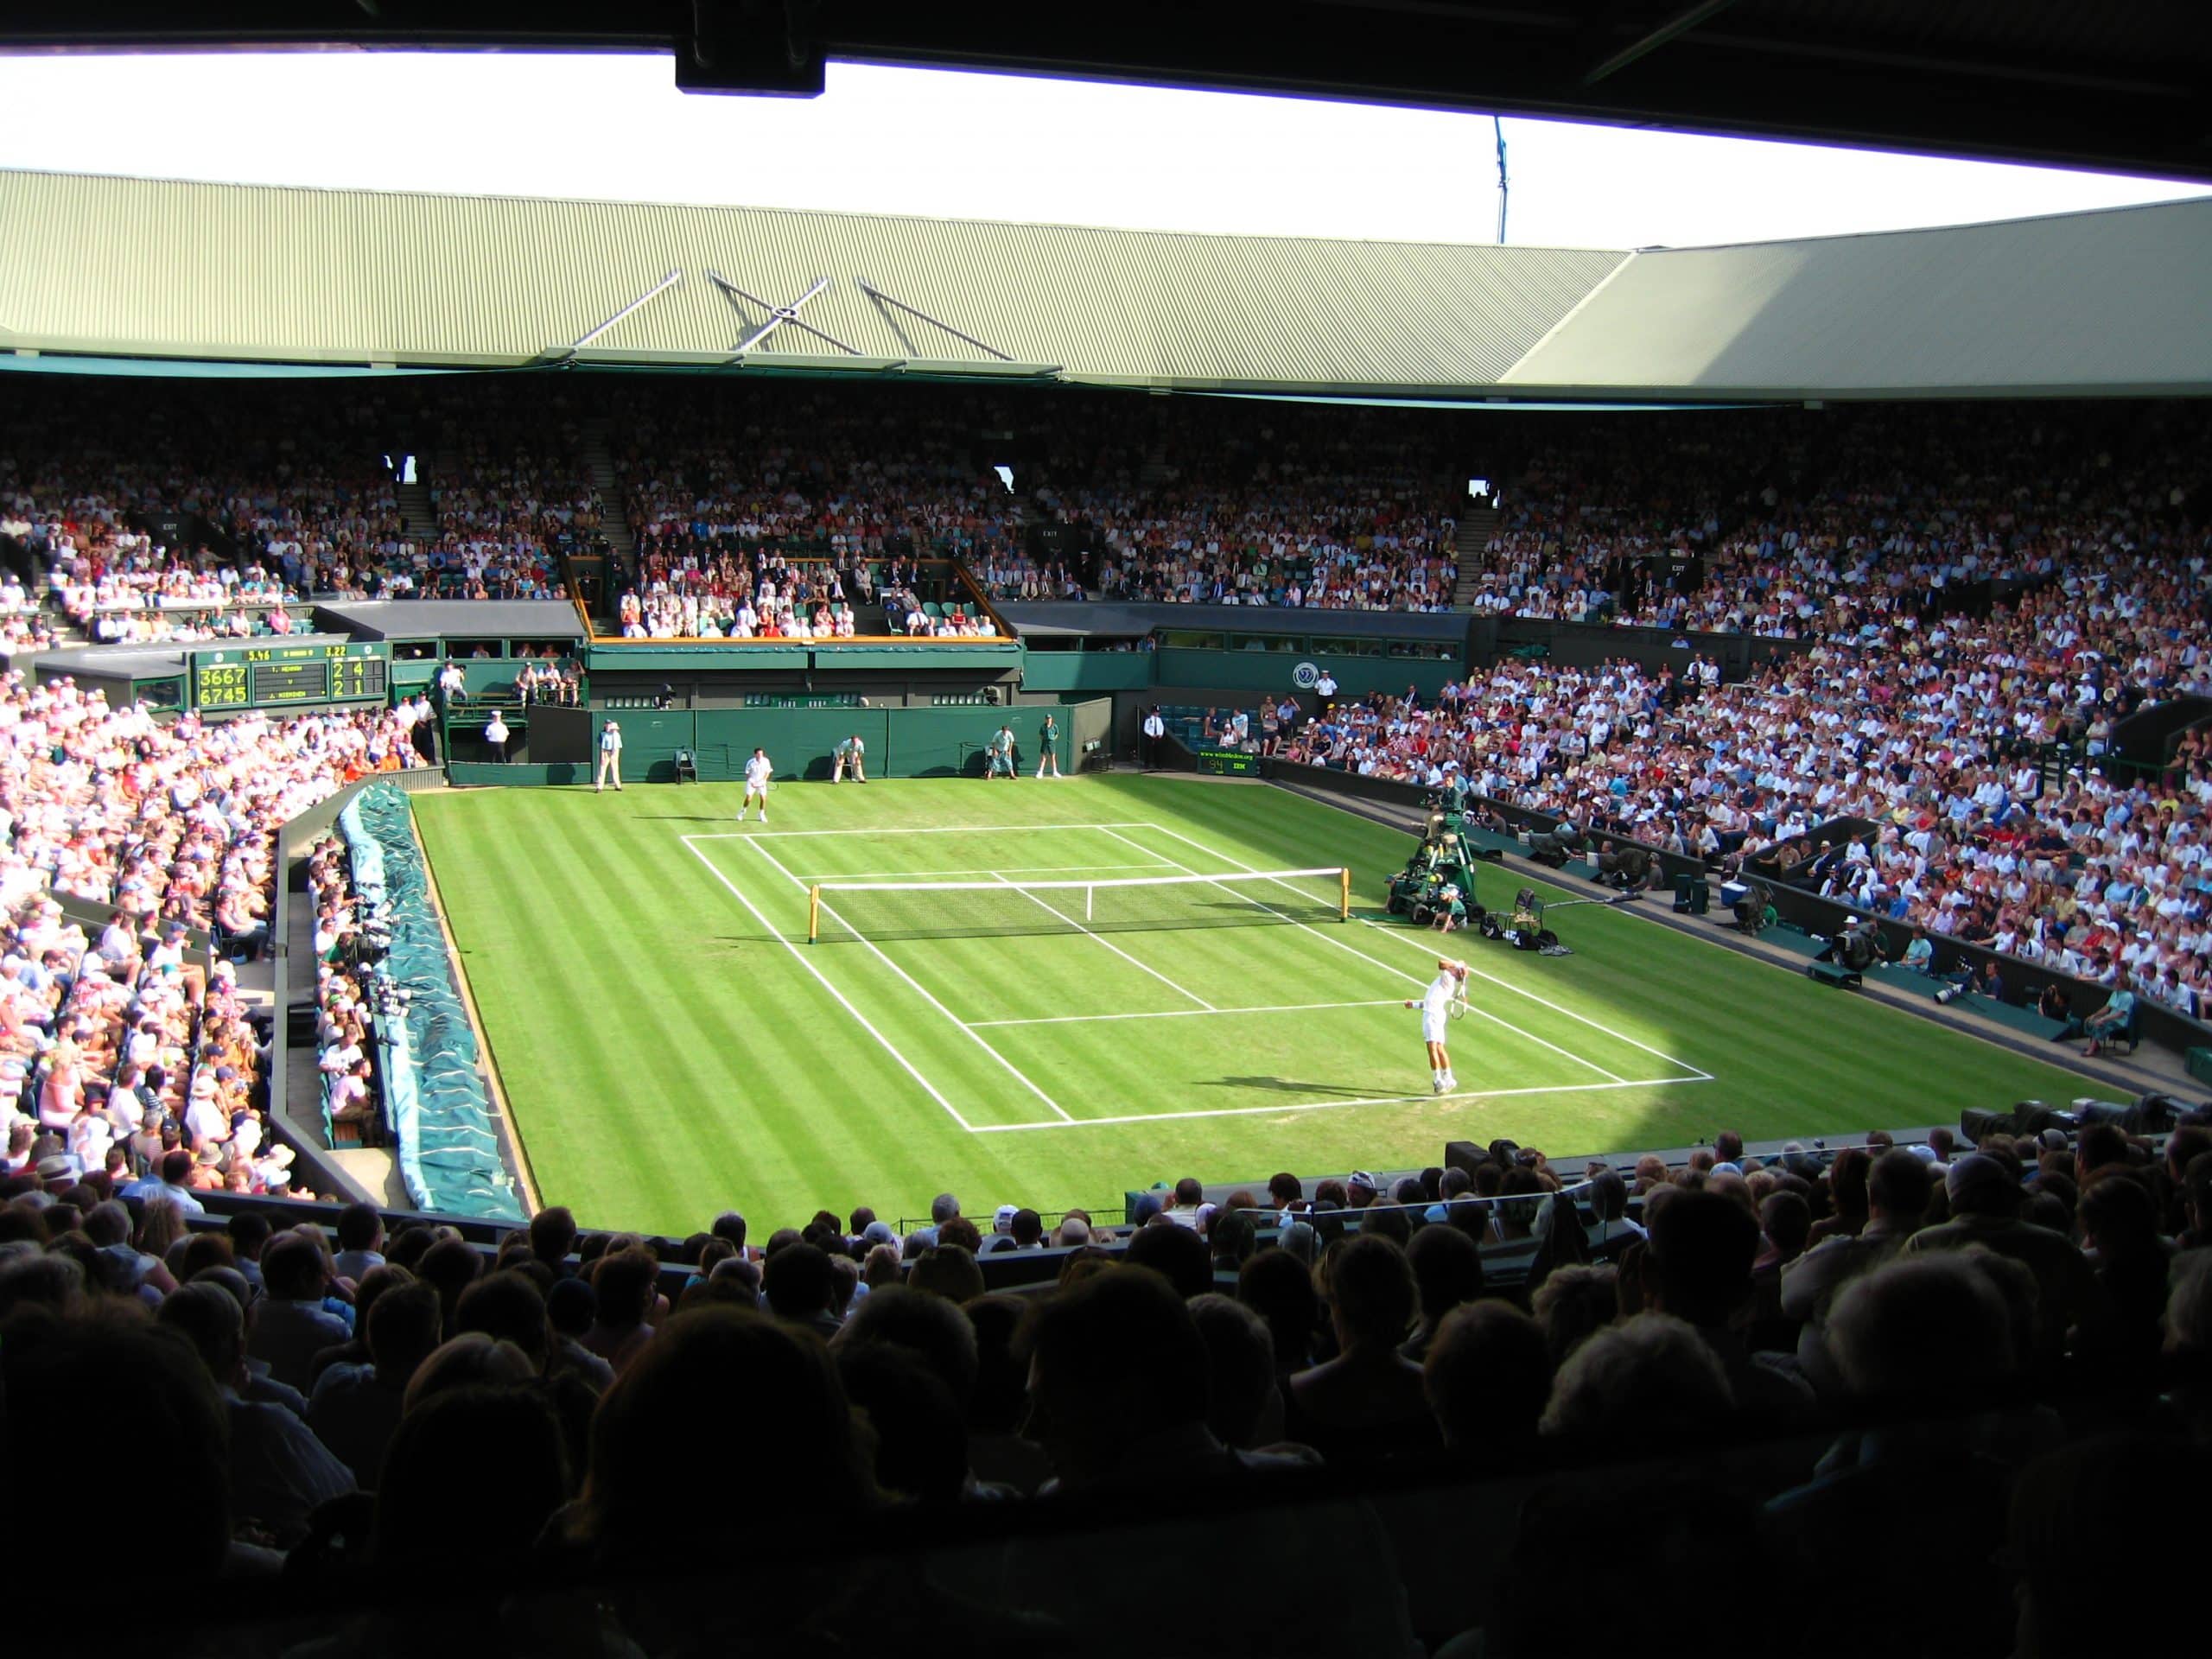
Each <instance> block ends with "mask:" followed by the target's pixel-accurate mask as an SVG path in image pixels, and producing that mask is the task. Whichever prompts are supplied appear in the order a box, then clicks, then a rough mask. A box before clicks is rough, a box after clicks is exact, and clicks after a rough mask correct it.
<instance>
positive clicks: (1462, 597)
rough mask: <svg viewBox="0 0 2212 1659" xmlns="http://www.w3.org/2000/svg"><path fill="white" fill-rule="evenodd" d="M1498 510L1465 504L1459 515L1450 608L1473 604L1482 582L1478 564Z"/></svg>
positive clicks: (1490, 535)
mask: <svg viewBox="0 0 2212 1659" xmlns="http://www.w3.org/2000/svg"><path fill="white" fill-rule="evenodd" d="M1497 520H1498V511H1497V508H1496V507H1488V506H1484V507H1474V506H1471V507H1468V508H1467V509H1466V510H1465V511H1464V512H1461V513H1460V515H1459V535H1458V537H1456V538H1455V542H1454V548H1455V550H1456V552H1457V554H1458V558H1457V561H1456V563H1458V564H1459V581H1458V582H1454V583H1452V609H1453V610H1455V611H1464V610H1465V609H1466V608H1467V607H1469V606H1470V605H1471V604H1473V603H1474V601H1475V590H1476V589H1477V588H1479V587H1480V586H1481V585H1482V576H1481V573H1480V571H1479V570H1478V568H1477V567H1478V565H1479V564H1480V563H1481V557H1482V553H1483V550H1484V549H1485V548H1487V547H1488V546H1489V545H1490V538H1491V537H1493V536H1495V535H1496V534H1497Z"/></svg>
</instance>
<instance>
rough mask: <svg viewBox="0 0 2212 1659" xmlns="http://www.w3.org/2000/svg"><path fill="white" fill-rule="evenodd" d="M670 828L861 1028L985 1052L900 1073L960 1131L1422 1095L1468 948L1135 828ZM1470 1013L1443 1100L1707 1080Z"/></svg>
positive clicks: (1298, 881) (1543, 1015) (1594, 1027)
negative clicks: (1420, 1008)
mask: <svg viewBox="0 0 2212 1659" xmlns="http://www.w3.org/2000/svg"><path fill="white" fill-rule="evenodd" d="M682 839H683V844H684V845H685V846H686V847H687V848H688V849H690V851H691V853H692V855H694V856H695V857H696V858H697V859H698V860H699V861H700V862H701V863H702V864H703V865H704V866H705V867H706V868H708V869H709V870H710V871H712V872H713V874H714V877H715V880H717V881H718V882H719V883H720V884H721V885H722V886H723V887H726V888H727V889H728V893H729V894H730V895H731V896H732V897H733V898H734V900H735V901H736V902H737V903H739V904H741V905H743V906H745V907H746V908H747V910H748V912H753V916H754V919H755V920H757V921H759V922H760V924H761V925H763V926H764V927H770V928H776V931H779V933H782V934H783V935H784V937H785V940H786V942H787V943H788V944H790V946H791V950H792V951H793V953H794V954H795V955H799V956H800V957H802V959H803V960H804V961H805V962H806V963H808V965H809V969H810V972H811V973H812V974H814V975H815V976H816V977H817V979H818V980H819V981H820V982H821V983H822V985H823V988H824V989H825V990H827V991H828V992H829V993H830V994H831V995H835V996H836V998H838V999H839V1001H841V1003H842V1004H843V1005H845V1006H846V1007H847V1008H848V1010H849V1014H850V1017H851V1019H852V1020H853V1021H854V1023H855V1026H856V1027H859V1028H860V1029H861V1031H863V1032H864V1033H868V1035H869V1036H870V1037H871V1038H872V1039H873V1040H874V1041H877V1042H879V1043H880V1044H882V1045H883V1046H885V1047H886V1048H887V1050H888V1051H890V1052H894V1053H896V1052H903V1048H902V1046H901V1043H900V1037H901V1035H902V1034H903V1033H904V1032H905V1031H906V1027H908V1026H909V1025H910V1024H911V1023H912V1022H915V1021H921V1022H924V1023H930V1022H935V1023H938V1024H940V1025H942V1026H943V1027H946V1028H949V1029H951V1030H956V1031H957V1032H960V1033H963V1034H964V1035H965V1037H966V1039H968V1041H969V1043H970V1044H972V1045H973V1046H974V1047H975V1048H976V1051H977V1052H980V1053H981V1054H982V1055H984V1056H986V1057H988V1059H989V1060H990V1061H991V1062H992V1063H993V1065H992V1067H991V1069H990V1070H988V1071H986V1073H985V1077H986V1079H987V1086H986V1087H985V1088H983V1089H982V1090H980V1091H978V1090H975V1089H974V1088H973V1087H972V1085H971V1086H969V1087H968V1088H966V1089H963V1090H961V1091H960V1097H959V1098H958V1099H957V1100H955V1099H953V1098H952V1097H951V1096H950V1094H949V1093H948V1091H947V1090H944V1088H942V1087H941V1086H939V1084H938V1083H937V1082H936V1081H935V1080H933V1079H931V1078H930V1077H927V1076H926V1075H925V1074H923V1073H922V1072H920V1071H918V1070H917V1071H915V1073H914V1077H915V1081H916V1083H917V1084H918V1085H919V1086H921V1087H922V1088H924V1089H925V1090H927V1091H928V1092H929V1093H930V1094H931V1097H932V1098H933V1099H935V1100H936V1102H937V1103H938V1105H939V1106H940V1107H941V1108H942V1109H944V1111H945V1113H946V1114H947V1116H950V1118H951V1119H952V1121H953V1122H957V1123H958V1124H959V1125H960V1127H961V1128H963V1129H967V1130H969V1131H971V1132H972V1133H975V1134H978V1135H994V1134H1012V1133H1027V1132H1044V1131H1080V1130H1082V1129H1084V1128H1085V1127H1087V1126H1095V1125H1101V1124H1117V1123H1143V1122H1152V1121H1155V1120H1162V1119H1177V1120H1198V1119H1205V1118H1225V1117H1237V1116H1276V1115H1281V1114H1288V1113H1300V1112H1326V1111H1348V1110H1352V1109H1361V1108H1380V1107H1389V1106H1392V1105H1397V1104H1402V1103H1409V1102H1414V1101H1425V1100H1430V1099H1433V1098H1435V1096H1433V1093H1432V1091H1431V1090H1429V1089H1427V1087H1421V1088H1420V1089H1419V1092H1418V1093H1415V1092H1412V1090H1414V1087H1415V1086H1416V1085H1420V1084H1425V1083H1426V1081H1427V1075H1428V1074H1427V1070H1426V1062H1425V1060H1424V1059H1423V1058H1422V1055H1421V1043H1420V1022H1419V1019H1418V1016H1417V1015H1416V1014H1413V1013H1411V1012H1409V1011H1408V1009H1407V1008H1406V1007H1405V1006H1404V1004H1405V1001H1406V999H1407V998H1408V997H1414V996H1418V995H1420V993H1421V989H1422V988H1423V987H1424V986H1426V985H1427V982H1428V981H1429V980H1430V979H1431V978H1433V976H1434V958H1435V957H1436V955H1437V954H1438V952H1439V951H1440V950H1449V951H1450V953H1451V954H1452V955H1455V956H1465V955H1468V954H1471V950H1472V949H1473V947H1475V946H1478V945H1479V944H1481V942H1480V941H1470V940H1469V939H1467V938H1464V937H1462V938H1455V939H1453V940H1451V941H1448V942H1447V941H1445V940H1442V939H1438V938H1433V936H1429V935H1424V934H1414V933H1413V932H1411V931H1409V930H1408V929H1407V928H1406V926H1405V925H1403V924H1402V923H1400V922H1397V921H1395V920H1390V921H1377V920H1376V919H1373V918H1369V917H1367V916H1363V915H1355V916H1354V917H1353V918H1351V921H1350V922H1349V923H1347V922H1346V921H1345V920H1344V919H1343V918H1342V917H1341V913H1340V910H1339V906H1338V902H1337V896H1336V890H1337V886H1338V883H1337V880H1336V878H1335V876H1334V874H1332V873H1319V872H1315V873H1308V874H1303V875H1296V876H1281V875H1276V876H1270V875H1267V874H1258V875H1255V873H1254V871H1253V869H1252V868H1251V867H1250V866H1249V865H1246V864H1244V863H1243V862H1242V861H1238V860H1236V859H1233V858H1230V857H1229V856H1228V855H1225V854H1224V853H1222V852H1221V851H1219V850H1217V849H1215V848H1212V847H1211V846H1209V845H1207V844H1206V843H1205V842H1203V841H1201V840H1199V839H1198V838H1196V837H1194V836H1190V835H1188V834H1186V833H1185V832H1184V831H1182V830H1179V829H1174V828H1172V827H1170V826H1168V825H1166V824H1162V823H1154V822H1149V821H1141V820H1124V821H1119V822H1107V823H1058V824H1046V825H1029V826H1019V827H1017V826H1008V825H1002V824H1000V825H994V824H990V823H974V824H939V825H933V826H931V827H930V828H929V829H926V830H913V831H908V832H904V833H898V834H891V835H883V834H877V833H874V832H873V831H869V830H858V831H855V830H850V829H826V830H809V829H780V828H766V827H762V826H759V825H752V826H747V827H746V828H745V829H734V830H729V831H723V832H717V833H709V834H705V835H698V834H690V835H685V836H683V837H682ZM1193 878H1198V879H1193ZM1154 881H1160V882H1162V883H1163V885H1161V886H1157V887H1155V886H1152V885H1149V884H1150V883H1153V882H1154ZM823 883H828V884H832V885H831V887H830V889H829V891H827V892H825V893H823V895H822V900H821V902H822V906H823V910H822V912H821V914H820V916H819V918H818V919H819V932H820V942H819V943H818V944H813V945H811V946H810V945H808V944H806V943H805V934H806V931H807V930H806V928H805V925H804V922H803V921H802V920H801V919H800V918H798V917H793V918H792V920H791V924H790V925H789V926H788V927H785V928H777V924H776V920H775V918H776V917H777V916H778V914H779V913H783V914H785V915H790V914H791V912H792V910H793V908H794V906H797V907H798V909H799V910H800V911H801V912H802V913H803V912H804V911H805V909H806V906H807V900H808V898H809V895H810V891H811V890H812V889H813V888H814V887H816V886H817V884H823ZM838 884H852V885H851V886H850V887H842V886H840V885H838ZM909 884H913V885H909ZM1478 971H1479V970H1478ZM1469 1004H1470V1007H1469V1013H1468V1016H1467V1018H1465V1020H1461V1021H1460V1022H1459V1024H1458V1026H1457V1027H1455V1028H1454V1034H1455V1038H1457V1039H1464V1040H1463V1041H1462V1042H1461V1043H1460V1045H1459V1046H1460V1047H1461V1050H1462V1052H1464V1053H1465V1055H1466V1057H1467V1058H1465V1060H1464V1061H1461V1062H1459V1064H1460V1065H1461V1069H1462V1072H1463V1077H1464V1080H1465V1084H1466V1086H1465V1087H1464V1088H1463V1089H1461V1090H1459V1091H1457V1093H1455V1094H1453V1095H1451V1096H1445V1097H1444V1098H1446V1099H1462V1098H1465V1099H1472V1098H1477V1097H1484V1098H1492V1097H1497V1096H1522V1095H1531V1094H1561V1093H1568V1092H1587V1091H1592V1090H1616V1089H1634V1088H1643V1087H1647V1086H1651V1085H1655V1084H1677V1083H1701V1082H1708V1081H1710V1077H1708V1075H1707V1073H1706V1072H1704V1071H1700V1070H1699V1069H1698V1068H1697V1067H1695V1066H1694V1065H1689V1064H1688V1063H1687V1062H1684V1061H1681V1060H1676V1059H1674V1058H1669V1056H1667V1055H1665V1054H1663V1053H1661V1052H1658V1051H1657V1050H1656V1049H1655V1048H1653V1047H1651V1046H1648V1045H1646V1044H1643V1043H1641V1042H1638V1041H1637V1039H1634V1038H1631V1037H1628V1036H1625V1035H1624V1034H1622V1033H1619V1032H1618V1031H1615V1030H1612V1029H1611V1028H1609V1027H1607V1026H1606V1025H1605V1024H1604V1023H1603V1022H1602V1021H1600V1020H1596V1019H1594V1018H1592V1017H1591V1016H1589V1015H1587V1014H1581V1013H1579V1012H1577V1011H1576V1010H1575V1009H1573V1007H1569V1006H1567V1005H1566V1004H1564V1003H1560V1002H1557V1001H1552V1000H1551V999H1549V998H1548V997H1546V996H1544V995H1541V994H1540V993H1538V992H1536V991H1534V990H1532V989H1530V988H1527V987H1525V986H1522V985H1519V984H1516V983H1515V982H1513V981H1512V980H1510V979H1508V978H1505V977H1503V976H1498V975H1491V974H1487V973H1484V974H1482V975H1481V976H1480V977H1478V978H1477V979H1475V980H1474V981H1473V982H1472V983H1471V988H1470V996H1469ZM1132 1050H1135V1051H1137V1052H1141V1053H1142V1055H1143V1056H1144V1058H1145V1066H1144V1071H1143V1073H1142V1075H1143V1077H1144V1078H1145V1081H1146V1086H1145V1087H1144V1088H1143V1090H1141V1091H1140V1092H1138V1093H1135V1094H1132V1093H1131V1092H1130V1091H1129V1090H1128V1088H1127V1084H1126V1079H1125V1078H1123V1077H1121V1076H1120V1075H1119V1073H1120V1071H1121V1068H1120V1067H1119V1066H1116V1065H1109V1064H1105V1062H1108V1061H1109V1060H1112V1059H1114V1058H1117V1057H1125V1056H1126V1055H1127V1054H1128V1052H1131V1051H1132Z"/></svg>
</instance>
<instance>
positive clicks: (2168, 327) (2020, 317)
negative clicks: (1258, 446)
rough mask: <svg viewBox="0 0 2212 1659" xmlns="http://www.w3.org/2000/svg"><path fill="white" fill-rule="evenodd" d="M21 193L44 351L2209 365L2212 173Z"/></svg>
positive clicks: (1372, 388) (29, 275) (2066, 375)
mask: <svg viewBox="0 0 2212 1659" xmlns="http://www.w3.org/2000/svg"><path fill="white" fill-rule="evenodd" d="M0 218H4V219H6V220H7V222H9V223H10V224H13V225H16V226H18V227H21V228H22V231H23V233H22V234H19V235H16V236H14V237H10V238H7V239H6V240H5V241H4V243H0V353H6V352H8V351H10V349H12V350H13V351H14V352H15V353H17V354H18V355H17V357H16V359H14V361H15V362H16V364H18V365H28V363H29V362H39V363H41V364H43V363H44V361H45V359H43V358H37V359H25V358H24V357H23V356H22V355H21V354H22V353H43V354H48V355H49V356H50V355H53V354H61V355H84V356H87V357H94V358H105V359H142V360H147V361H150V362H172V363H173V362H176V361H179V360H183V361H196V362H223V361H230V362H237V361H251V362H260V363H265V364H270V365H279V364H302V363H308V364H321V365H329V366H331V367H333V368H338V367H343V366H348V365H385V366H390V367H393V368H440V367H444V368H461V367H517V366H522V365H531V364H552V363H562V362H575V363H582V364H588V365H633V366H649V367H664V368H674V367H695V368H702V369H704V368H718V369H729V370H733V371H739V372H761V371H764V370H765V371H770V372H778V371H780V372H836V373H842V374H854V375H862V376H867V375H881V374H889V373H899V372H904V373H909V374H925V375H932V374H938V375H962V376H990V377H995V378H1014V379H1021V378H1035V379H1040V380H1042V379H1056V380H1060V381H1065V382H1070V383H1076V384H1084V385H1127V386H1144V387H1158V388H1165V389H1171V390H1188V391H1261V392H1269V391H1272V392H1279V393H1291V394H1315V393H1323V394H1364V395H1375V396H1383V397H1446V398H1462V399H1465V398H1483V397H1509V398H1516V399H1520V398H1526V399H1532V400H1534V399H1543V398H1548V397H1612V398H1623V399H1630V400H1654V401H1656V400H1666V399H1675V398H1688V399H1703V400H1708V401H1714V400H1719V399H1723V398H1738V399H1745V398H1761V397H1770V398H1796V397H1849V396H1873V395H1883V396H1896V397H1913V396H1938V395H1951V394H1963V395H2011V394H2018V393H2062V392H2072V393H2082V394H2090V393H2113V392H2145V393H2150V392H2160V393H2174V392H2190V393H2198V392H2204V391H2212V303H2208V302H2207V298H2206V296H2207V291H2208V290H2207V289H2206V287H2205V284H2204V278H2203V273H2204V272H2205V271H2206V270H2212V200H2196V201H2186V202H2176V203H2171V204H2165V205H2161V206H2155V207H2134V208H2120V209H2113V210H2109V211H2106V212H2101V213H2075V214H2066V215H2060V216H2056V217H2053V218H2048V219H2024V220H2018V221H2013V222H2011V223H2006V224H2000V225H1990V226H1964V227H1954V228H1948V229H1942V230H1929V231H1916V232H1901V233H1893V234H1888V235H1877V236H1861V237H1844V238H1821V239H1815V240H1809V241H1802V242H1784V243H1771V244H1764V245H1755V246H1748V247H1738V248H1717V249H1702V250H1681V251H1677V250H1663V249H1661V250H1647V251H1640V252H1637V253H1626V252H1618V251H1589V250H1572V249H1554V248H1519V247H1503V248H1499V247H1491V246H1486V245H1460V244H1421V243H1390V242H1356V241H1346V240H1331V239H1325V238H1288V237H1236V236H1200V235H1188V234H1181V233H1172V232H1154V231H1125V230H1108V229H1095V228H1083V227H1077V226H1056V225H1020V224H1003V223H991V222H973V221H963V220H950V219H922V218H905V217H889V216H877V215H865V214H850V213H796V212H789V211H784V210H771V209H761V208H745V207H662V206H654V205H647V204H638V203H619V202H596V201H561V200H534V199H518V198H508V197H463V196H441V195H429V194H402V193H385V192H372V191H340V190H315V189H299V188H277V187H269V186H244V185H211V184H187V183H174V182H164V181H149V180H142V179H124V178H107V177H92V176H84V175H66V174H49V173H32V172H8V171H0ZM33 227H35V228H33ZM127 251H137V253H139V254H141V255H143V257H126V254H127ZM8 360H9V359H6V358H4V357H0V362H6V361H8Z"/></svg>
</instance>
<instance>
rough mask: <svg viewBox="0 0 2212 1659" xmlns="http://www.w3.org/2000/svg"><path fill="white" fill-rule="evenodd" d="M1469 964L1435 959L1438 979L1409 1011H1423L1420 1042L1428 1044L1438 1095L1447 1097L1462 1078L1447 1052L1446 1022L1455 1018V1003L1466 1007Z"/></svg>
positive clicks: (1435, 979) (1409, 1003) (1412, 1003)
mask: <svg viewBox="0 0 2212 1659" xmlns="http://www.w3.org/2000/svg"><path fill="white" fill-rule="evenodd" d="M1466 999H1467V964H1466V963H1464V962H1457V961H1454V960H1453V959H1452V957H1438V958H1437V959H1436V977H1435V978H1434V979H1433V980H1431V981H1429V982H1428V988H1427V990H1425V991H1423V992H1422V993H1421V996H1420V998H1419V1000H1418V1001H1408V1003H1407V1004H1406V1006H1407V1007H1409V1008H1419V1009H1420V1010H1421V1041H1423V1042H1424V1043H1427V1045H1428V1069H1429V1071H1430V1072H1431V1073H1432V1074H1433V1082H1434V1084H1435V1085H1436V1092H1437V1093H1438V1094H1444V1093H1446V1091H1448V1090H1453V1089H1457V1088H1458V1087H1459V1078H1457V1077H1453V1076H1452V1057H1451V1055H1449V1054H1447V1053H1446V1052H1445V1049H1444V1033H1445V1022H1446V1020H1449V1019H1450V1018H1451V1017H1452V1005H1453V1004H1454V1003H1457V1004H1459V1006H1460V1007H1465V1006H1466Z"/></svg>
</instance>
